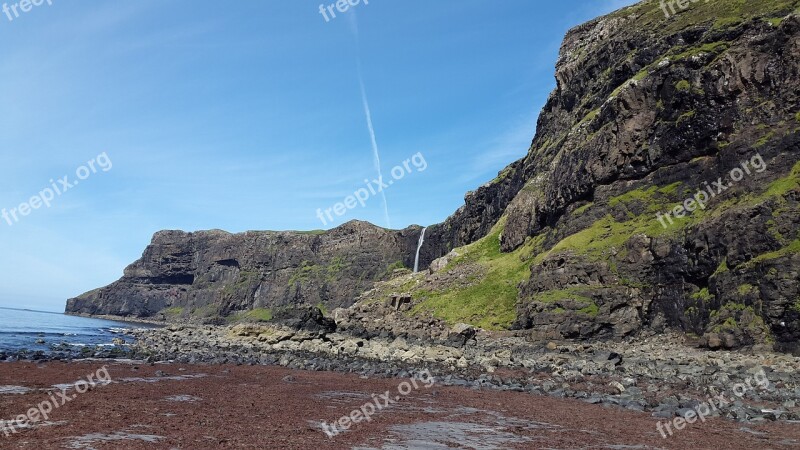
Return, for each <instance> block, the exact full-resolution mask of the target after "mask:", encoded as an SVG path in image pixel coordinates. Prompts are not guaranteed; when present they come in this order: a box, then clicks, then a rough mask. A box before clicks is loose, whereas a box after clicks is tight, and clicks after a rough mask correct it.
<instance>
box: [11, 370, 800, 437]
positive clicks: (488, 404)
mask: <svg viewBox="0 0 800 450" xmlns="http://www.w3.org/2000/svg"><path fill="white" fill-rule="evenodd" d="M103 365H107V367H108V372H109V374H110V376H111V378H112V380H113V382H112V383H110V384H108V385H105V386H100V385H98V386H96V387H94V388H92V389H91V390H89V391H88V392H86V393H83V394H77V393H76V392H75V391H74V389H73V390H70V391H68V394H69V395H70V396H72V395H76V397H75V398H74V399H73V400H70V401H68V402H66V403H65V404H64V405H63V406H60V407H59V408H57V409H56V410H54V412H53V413H52V414H51V415H50V418H49V420H48V421H47V422H40V423H38V424H36V425H35V426H33V427H32V428H30V429H23V430H20V431H19V432H18V433H13V434H11V436H9V437H6V436H5V435H4V434H3V432H2V431H0V448H1V449H19V448H21V449H62V448H66V449H97V450H101V449H118V448H125V449H150V450H153V449H214V448H249V449H307V448H313V449H359V450H362V449H364V450H365V449H446V448H459V449H461V448H473V449H501V448H511V449H539V448H552V449H572V448H609V449H645V448H676V449H677V448H698V449H710V448H725V449H738V448H742V449H752V448H792V447H796V446H798V445H800V424H792V423H763V424H755V425H754V424H747V425H745V424H741V423H736V422H733V421H730V420H725V419H708V420H707V421H706V422H705V423H702V422H696V423H694V424H688V425H687V426H686V428H684V429H683V430H681V431H676V432H675V434H674V435H672V436H671V437H668V438H667V439H664V438H662V437H661V435H660V434H659V432H658V431H657V430H656V423H657V419H655V418H653V417H651V416H650V414H649V413H642V412H636V411H630V410H623V409H620V408H615V407H606V406H600V405H593V404H588V403H586V402H582V401H579V400H572V399H556V398H551V397H543V396H537V395H531V394H528V393H522V392H499V391H494V390H475V389H469V388H459V387H443V386H440V385H436V384H434V385H433V386H432V387H430V388H425V384H424V383H422V382H417V388H416V389H414V388H413V385H411V384H410V383H409V384H408V385H407V386H411V392H410V393H409V394H408V395H406V396H400V395H399V394H398V388H399V386H400V385H401V383H403V382H404V381H408V380H407V379H405V380H404V379H363V378H361V377H360V376H358V375H349V374H340V373H330V372H304V371H296V370H290V369H285V368H281V367H270V366H203V365H195V366H191V365H147V364H134V363H120V362H71V363H62V362H52V363H46V364H35V363H2V364H0V420H11V419H13V418H14V417H16V416H18V415H20V414H25V413H26V412H27V411H28V409H29V408H31V407H33V406H35V405H37V404H39V403H41V402H43V401H46V400H47V399H48V398H50V395H49V394H48V390H54V388H53V386H54V385H61V384H72V383H75V382H76V381H78V380H81V379H86V377H87V375H88V374H90V373H95V372H96V371H97V370H98V369H100V368H101V367H102V366H103ZM23 388H27V389H28V390H26V389H23ZM386 391H390V396H391V397H401V398H400V399H399V400H398V401H396V402H394V403H393V404H392V405H390V406H389V407H386V408H385V409H383V410H380V411H378V412H376V413H375V414H374V415H373V416H372V417H371V420H370V421H362V422H360V423H358V424H354V425H352V426H351V428H350V429H349V430H348V431H346V432H343V433H341V434H339V435H337V436H334V437H329V436H328V435H327V434H326V433H325V432H323V430H322V426H321V423H322V422H325V423H328V424H331V423H334V422H336V421H337V420H339V418H341V417H342V416H345V415H350V413H351V412H352V411H353V410H354V409H358V408H360V407H361V406H362V405H364V404H366V403H370V402H373V395H374V396H376V397H377V396H380V395H381V394H384V393H385V392H386ZM391 397H390V400H391V399H392V398H391ZM61 401H63V400H61ZM379 401H380V403H381V404H383V403H385V400H382V399H379Z"/></svg>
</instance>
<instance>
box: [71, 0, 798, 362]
mask: <svg viewBox="0 0 800 450" xmlns="http://www.w3.org/2000/svg"><path fill="white" fill-rule="evenodd" d="M798 6H800V0H770V1H759V2H732V1H727V0H711V1H708V2H698V3H691V5H690V7H689V8H688V9H687V10H685V11H680V12H678V13H677V14H675V15H672V16H671V17H669V18H666V17H665V16H664V13H663V11H662V10H661V8H660V4H659V2H657V1H644V2H641V3H639V4H637V5H634V6H632V7H628V8H624V9H622V10H620V11H618V12H615V13H612V14H610V15H607V16H604V17H601V18H598V19H595V20H593V21H590V22H588V23H586V24H583V25H581V26H578V27H576V28H574V29H572V30H570V31H569V32H568V34H567V36H566V38H565V39H564V43H563V45H562V48H561V52H560V57H559V60H558V62H557V65H556V81H557V87H556V89H555V90H554V91H553V92H552V94H551V95H550V98H549V99H548V101H547V104H546V105H545V107H544V109H543V111H542V113H541V115H540V117H539V120H538V123H537V127H536V134H535V137H534V139H533V142H532V145H531V147H530V150H529V152H528V155H527V156H526V157H525V158H523V159H521V160H520V161H517V162H515V163H513V164H511V165H510V166H509V167H507V168H506V169H505V170H503V171H502V172H501V173H500V174H499V175H498V177H497V178H496V179H495V180H493V181H492V182H490V183H488V184H486V185H484V186H482V187H480V188H479V189H477V190H476V191H474V192H471V193H468V194H467V196H466V197H465V204H464V206H462V207H461V208H460V209H459V210H458V211H456V212H455V213H454V214H453V215H452V216H451V217H450V218H449V219H447V220H446V221H445V222H444V223H442V224H437V225H434V226H431V227H430V228H429V229H428V231H427V233H426V243H425V245H424V246H423V248H422V252H421V266H422V267H425V268H427V267H430V268H431V270H430V271H429V273H424V274H416V275H413V274H402V272H393V271H392V270H391V269H392V268H397V267H400V264H396V263H398V262H402V265H404V266H405V267H410V266H411V265H412V264H413V255H414V250H415V248H416V242H417V238H418V236H419V232H420V229H419V228H418V227H412V228H407V229H406V230H402V231H390V230H383V229H379V228H377V227H373V226H371V225H368V224H363V223H350V224H347V225H344V226H342V227H340V228H337V229H334V230H331V231H329V232H325V233H322V234H313V235H312V234H300V233H270V232H257V233H246V234H243V235H230V234H227V233H223V232H202V233H181V232H162V233H158V234H156V236H155V237H154V239H153V243H152V244H151V245H150V246H149V247H148V249H147V250H146V251H145V254H144V256H143V258H142V259H141V260H140V261H138V262H136V263H134V264H133V265H132V266H131V267H129V268H128V269H127V270H126V272H125V276H124V277H123V279H121V280H120V281H118V282H116V283H114V284H112V285H111V286H109V287H106V288H102V289H100V290H98V291H93V292H90V293H87V294H84V295H83V296H80V297H78V298H76V299H71V300H69V302H68V305H67V311H68V312H73V313H91V314H101V313H112V314H121V315H136V316H153V315H158V314H163V315H164V316H165V317H168V316H170V315H178V314H186V312H187V311H188V310H191V311H194V312H192V315H193V316H197V314H198V311H200V313H201V315H202V313H205V312H206V311H207V310H208V311H212V314H210V315H214V316H217V315H219V316H227V315H230V314H231V313H234V312H237V311H240V312H242V311H248V310H253V309H255V310H257V311H259V310H261V309H263V310H264V314H265V316H269V314H270V313H271V312H274V311H273V310H274V309H275V308H284V307H292V306H296V305H318V304H319V305H322V306H324V307H325V308H334V307H347V306H350V305H352V304H353V303H354V302H356V300H357V298H358V299H360V302H361V303H362V304H361V305H359V307H358V308H357V310H358V311H362V312H363V314H364V316H363V322H364V323H367V322H369V320H370V319H369V314H368V310H369V308H363V306H364V305H369V304H371V303H372V302H374V301H376V300H385V299H387V298H388V297H389V296H390V295H392V293H397V292H408V293H411V297H412V298H413V301H412V304H411V305H410V307H409V308H408V309H407V310H404V311H402V312H398V314H400V315H403V316H406V318H410V319H413V318H415V317H416V318H420V317H428V316H433V317H435V318H437V319H440V320H443V321H445V322H447V323H450V324H455V323H458V322H466V323H470V324H473V325H479V326H482V327H485V328H495V329H516V330H522V332H524V333H527V334H530V335H531V336H532V337H535V338H542V339H553V338H561V339H564V338H575V339H590V338H606V337H608V338H611V337H616V338H619V337H624V336H628V335H631V334H635V333H638V332H640V331H641V330H643V329H648V330H652V331H656V332H658V331H660V330H665V329H667V328H673V329H679V330H682V331H685V332H687V333H691V334H694V335H697V337H698V340H699V341H700V342H701V343H702V344H703V345H706V346H708V347H711V348H718V347H729V348H734V347H739V346H743V345H753V344H768V345H772V344H777V346H778V348H780V349H784V350H797V338H798V337H799V336H800V287H798V278H799V277H798V272H799V271H800V256H798V251H800V244H798V242H800V234H798V231H800V215H798V200H800V165H798V160H800V138H798V131H800V105H799V104H798V103H799V102H798V92H800V89H798V87H799V86H800V79H798V77H800V70H798V69H800V67H799V65H798V56H800V39H799V38H798V29H800V19H799V18H798ZM701 191H702V192H703V194H701V193H700V192H701ZM678 205H683V209H682V210H681V209H680V208H678ZM701 205H702V206H701ZM676 208H677V209H676ZM445 255H447V256H445ZM441 257H444V258H443V259H439V260H437V261H434V260H435V259H437V258H441ZM352 311H356V310H355V309H354V310H352ZM352 311H351V312H352ZM364 311H367V312H364ZM359 314H361V313H359ZM356 316H358V314H356ZM348 320H349V321H351V322H352V321H353V320H355V321H358V320H359V318H358V317H356V318H352V317H351V318H350V319H348ZM395 331H396V330H395Z"/></svg>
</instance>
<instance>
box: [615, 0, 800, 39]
mask: <svg viewBox="0 0 800 450" xmlns="http://www.w3.org/2000/svg"><path fill="white" fill-rule="evenodd" d="M669 1H670V0H667V2H666V3H669ZM676 3H677V2H676ZM686 3H688V7H687V8H686V9H681V8H679V7H678V5H677V4H675V6H674V9H675V12H676V13H675V14H672V11H671V9H670V8H669V6H667V13H668V14H669V15H670V16H669V17H666V15H665V14H664V10H663V9H662V7H661V2H660V1H659V0H649V1H644V2H641V3H637V4H635V5H633V6H630V7H628V8H624V9H622V10H620V11H617V12H615V13H612V14H611V15H610V17H630V18H633V17H636V19H635V20H636V22H635V23H636V25H637V26H638V27H639V28H641V29H648V30H653V31H656V32H658V33H660V34H665V35H666V34H671V33H675V32H677V31H681V30H684V29H686V28H689V27H692V26H695V25H700V24H711V25H712V26H713V28H714V29H718V30H721V29H725V28H729V27H732V26H736V25H738V24H740V23H742V22H745V21H748V20H750V19H753V18H756V17H761V18H764V19H766V20H769V21H771V22H775V19H780V18H782V17H784V16H785V15H787V14H789V13H790V12H792V11H794V10H796V9H797V8H798V7H800V1H798V0H707V1H706V0H703V1H699V2H689V1H686ZM778 23H779V22H778Z"/></svg>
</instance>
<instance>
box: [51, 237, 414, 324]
mask: <svg viewBox="0 0 800 450" xmlns="http://www.w3.org/2000/svg"><path fill="white" fill-rule="evenodd" d="M420 231H421V230H420V229H419V228H418V227H414V228H409V229H407V230H403V231H390V230H385V229H383V228H379V227H376V226H374V225H371V224H368V223H365V222H357V221H353V222H349V223H347V224H344V225H342V226H340V227H338V228H336V229H333V230H331V231H328V232H324V233H299V232H267V231H265V232H247V233H242V234H230V233H226V232H224V231H218V230H216V231H201V232H195V233H185V232H182V231H161V232H159V233H156V234H155V236H153V240H152V242H151V244H150V245H149V246H148V247H147V249H146V250H145V251H144V254H143V255H142V258H141V259H140V260H138V261H136V262H135V263H133V264H131V265H130V266H129V267H128V268H127V269H125V274H124V276H123V277H122V279H120V280H119V281H117V282H115V283H113V284H111V285H109V286H107V287H104V288H101V289H97V290H95V291H92V292H88V293H86V294H83V295H82V296H80V297H77V298H73V299H70V300H68V302H67V312H70V313H84V314H94V315H102V314H109V315H120V316H134V317H155V318H166V319H170V318H178V317H188V316H192V317H194V318H198V319H207V320H211V321H213V320H219V319H220V318H221V317H226V316H230V315H232V314H237V313H238V314H242V313H246V314H248V315H250V316H251V317H252V318H269V317H271V316H272V315H274V314H275V313H276V312H277V311H279V310H280V309H282V308H293V307H296V306H301V305H314V306H319V307H320V308H322V309H326V308H335V307H340V306H349V305H350V304H352V303H353V301H354V300H355V298H356V296H358V294H360V293H361V292H362V291H364V290H365V289H367V288H368V287H370V286H371V283H372V282H373V281H374V280H378V279H381V278H386V277H388V276H389V275H390V274H391V272H392V271H393V269H395V268H397V267H402V266H409V265H413V255H414V252H415V250H416V244H417V239H418V237H419V233H420Z"/></svg>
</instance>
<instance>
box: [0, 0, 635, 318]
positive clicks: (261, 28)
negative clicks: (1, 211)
mask: <svg viewBox="0 0 800 450" xmlns="http://www.w3.org/2000/svg"><path fill="white" fill-rule="evenodd" d="M324 3H325V5H328V4H329V3H330V1H327V2H324ZM631 3H633V1H632V0H561V1H558V2H546V1H531V0H503V1H497V2H488V1H475V0H459V1H455V0H448V1H441V2H439V1H437V2H431V1H429V0H428V1H423V0H407V1H403V2H396V1H394V2H392V1H385V0H371V1H370V2H369V4H367V5H365V4H359V5H357V6H355V7H353V8H352V9H351V10H350V11H348V12H347V13H345V14H341V13H339V15H338V17H337V18H335V19H333V20H330V21H329V22H326V21H325V19H324V18H323V16H322V15H321V14H320V13H319V5H320V2H319V0H314V1H310V0H292V1H282V2H277V1H272V0H270V1H241V2H228V3H221V2H211V1H205V0H202V1H200V0H192V1H189V0H173V1H152V0H139V1H136V2H120V1H110V0H108V1H106V0H92V1H86V2H67V1H63V0H52V5H48V4H47V3H43V4H42V5H41V6H38V7H33V9H32V10H30V11H28V12H21V11H19V10H18V12H19V17H16V18H14V19H13V21H10V20H8V18H7V16H6V15H5V14H0V43H1V44H0V48H2V54H3V58H2V59H0V79H2V80H3V83H0V97H1V98H2V99H3V101H2V102H0V118H1V119H2V120H0V155H2V159H1V161H2V170H3V172H2V177H0V187H1V188H0V208H5V209H6V210H10V209H12V208H18V207H19V205H20V204H21V203H23V202H28V201H29V199H30V198H31V197H32V196H34V195H36V194H37V193H39V192H40V191H42V190H43V189H44V188H47V187H49V186H50V185H51V183H50V180H51V179H52V180H54V182H56V184H57V185H58V183H57V181H56V180H57V179H59V178H61V177H63V176H64V175H69V176H70V179H76V176H75V173H76V172H75V171H76V169H77V168H79V167H81V166H84V165H86V163H87V162H88V161H89V160H91V159H93V158H95V157H97V155H99V154H102V153H103V152H105V154H106V155H107V156H108V159H109V160H110V161H111V163H113V164H112V166H111V169H110V170H108V171H103V170H97V172H96V173H92V174H91V175H90V176H88V177H87V178H86V179H85V180H81V183H80V184H79V185H75V186H74V187H73V188H71V189H69V190H68V191H66V192H64V193H63V195H60V196H56V197H55V198H54V200H53V201H52V202H51V204H52V206H50V207H49V208H46V207H40V208H39V209H36V210H32V211H30V213H29V215H27V216H24V217H22V216H20V217H19V221H17V222H14V221H13V220H12V223H13V225H9V224H8V223H7V221H6V220H3V219H0V248H2V251H1V252H0V306H10V307H24V308H35V309H44V310H53V311H60V310H63V305H64V301H65V299H66V298H68V297H72V296H75V295H78V294H80V293H82V292H85V291H87V290H90V289H93V288H96V287H100V286H102V285H105V284H108V283H110V282H112V281H114V280H116V279H117V278H119V277H120V276H121V274H122V270H123V269H124V268H125V266H126V265H127V264H129V263H131V262H133V261H134V260H136V259H137V258H138V257H139V256H140V255H141V253H142V250H143V249H144V248H145V246H146V245H147V244H148V243H149V242H150V238H151V236H152V234H153V233H154V232H156V231H158V230H161V229H183V230H201V229H212V228H220V229H224V230H228V231H232V232H240V231H246V230H283V229H295V230H308V229H319V228H330V227H331V226H335V225H338V224H340V223H342V222H345V221H348V220H351V219H361V220H368V221H370V222H373V223H375V224H377V225H381V226H387V220H386V219H387V214H386V213H387V212H388V218H389V220H390V222H391V226H392V227H393V228H403V227H405V226H407V225H410V224H421V225H428V224H432V223H437V222H440V221H442V220H444V219H445V218H446V217H447V216H448V215H450V214H451V213H452V212H453V211H455V210H456V209H457V208H458V207H459V206H460V205H461V204H462V203H463V198H464V194H465V193H466V192H467V191H469V190H472V189H475V188H476V187H478V186H480V185H481V184H483V183H485V182H487V181H489V180H491V179H492V178H494V176H495V175H496V174H497V172H498V171H499V170H501V169H502V168H503V167H504V166H506V165H507V164H509V163H511V162H512V161H514V160H516V159H518V158H520V157H521V156H523V155H524V154H525V153H526V151H527V149H528V145H529V143H530V141H531V139H532V137H533V133H534V131H535V124H536V118H537V115H538V112H539V110H540V109H541V107H542V106H543V105H544V102H545V100H546V99H547V95H548V94H549V92H550V91H551V90H552V89H553V87H554V86H555V82H554V78H553V72H554V64H555V60H556V56H557V52H558V48H559V45H560V42H561V39H562V37H563V34H564V32H565V31H566V30H567V29H568V28H570V27H572V26H574V25H577V24H579V23H581V22H584V21H586V20H588V19H591V18H593V17H595V16H598V15H600V14H603V13H607V12H610V11H612V10H614V9H617V8H619V7H621V6H624V5H626V4H631ZM12 16H13V13H12ZM359 62H360V67H361V70H360V72H361V79H362V80H363V86H364V93H365V94H366V100H367V102H368V104H369V109H370V112H371V119H372V123H373V126H374V133H375V141H376V143H377V148H378V151H379V154H380V160H381V167H382V171H383V176H384V178H388V177H389V170H390V169H391V168H392V167H393V166H395V165H397V164H401V163H402V162H403V161H404V160H406V159H408V158H410V157H411V156H412V155H414V154H416V153H417V152H421V153H422V155H423V157H424V159H425V162H426V163H427V168H426V170H424V171H416V170H412V173H411V174H408V175H407V176H405V177H404V178H403V179H402V180H400V181H397V182H396V183H395V184H393V185H392V186H390V187H389V188H387V189H386V190H385V194H386V204H385V205H384V201H383V199H382V198H381V196H379V195H378V196H374V197H372V198H370V199H369V200H367V202H366V206H365V207H363V208H362V207H360V206H358V207H356V208H354V209H352V210H349V211H347V212H346V214H345V215H344V216H342V217H341V218H338V219H339V220H338V221H337V222H335V223H333V224H329V225H328V226H327V227H325V226H323V224H322V223H321V221H320V219H319V218H318V217H317V216H316V210H317V209H318V208H321V209H325V208H329V207H332V206H333V205H334V204H335V203H336V202H340V201H342V199H343V198H345V197H346V196H347V195H350V194H352V193H353V192H354V191H355V190H357V189H359V188H361V187H363V186H364V179H370V180H371V179H374V178H376V177H377V174H376V169H375V164H374V155H373V151H374V150H373V146H372V143H371V139H370V134H369V131H368V128H367V120H366V117H365V110H364V100H365V98H363V97H362V91H361V87H360V85H359V68H358V67H359ZM87 167H88V166H87ZM411 167H412V169H414V166H411Z"/></svg>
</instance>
